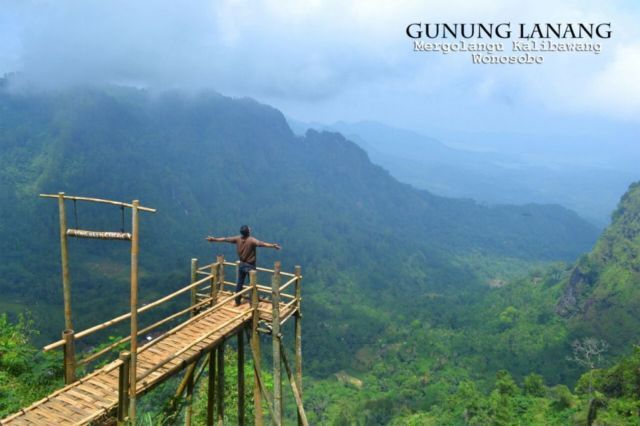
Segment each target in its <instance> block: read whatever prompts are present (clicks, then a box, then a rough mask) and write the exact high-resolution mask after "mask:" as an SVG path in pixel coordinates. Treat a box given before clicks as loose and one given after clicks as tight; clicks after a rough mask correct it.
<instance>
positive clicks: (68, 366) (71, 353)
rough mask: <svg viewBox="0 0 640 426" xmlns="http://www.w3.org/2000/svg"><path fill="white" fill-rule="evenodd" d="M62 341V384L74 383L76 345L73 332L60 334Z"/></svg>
mask: <svg viewBox="0 0 640 426" xmlns="http://www.w3.org/2000/svg"><path fill="white" fill-rule="evenodd" d="M62 338H63V339H64V384H65V385H68V384H70V383H73V382H75V381H76V344H75V336H74V333H73V330H65V331H63V332H62Z"/></svg>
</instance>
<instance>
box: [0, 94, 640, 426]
mask: <svg viewBox="0 0 640 426" xmlns="http://www.w3.org/2000/svg"><path fill="white" fill-rule="evenodd" d="M0 111H1V112H2V113H1V114H0V209H1V213H2V214H1V218H2V219H1V220H0V260H1V262H0V272H1V273H0V291H1V292H2V294H3V298H2V300H1V301H0V312H7V313H9V317H3V319H2V322H1V324H0V325H1V326H2V328H3V330H5V331H6V330H8V331H7V332H6V335H10V336H13V337H11V339H9V340H7V341H9V342H11V345H12V346H11V347H12V348H14V349H12V350H17V349H15V348H23V349H19V353H17V354H16V355H11V357H13V358H10V359H8V358H7V356H8V355H7V354H9V353H11V354H13V352H3V353H2V354H1V355H0V369H1V370H2V374H5V375H6V377H11V380H14V381H16V380H18V379H20V380H22V378H23V377H24V378H25V379H24V380H25V381H26V380H33V382H34V383H40V385H38V386H39V387H37V388H36V389H39V391H40V393H43V392H44V393H46V391H47V390H49V389H50V388H51V386H54V385H55V379H54V378H53V376H55V375H56V374H58V373H59V371H55V370H54V367H53V365H54V364H55V360H53V361H52V360H51V359H50V358H44V357H43V356H41V355H37V354H36V351H35V349H34V348H33V347H32V346H30V345H31V343H29V342H28V341H27V338H28V337H29V334H30V333H31V331H32V330H34V329H38V330H40V335H39V336H37V337H35V336H31V337H32V339H31V341H32V342H35V343H38V344H39V343H42V342H44V341H47V340H50V339H53V338H57V336H58V335H59V332H60V329H61V328H62V318H61V317H62V315H61V308H60V303H61V299H62V297H61V288H60V287H61V286H60V278H59V266H58V256H59V254H58V252H57V249H58V246H57V232H58V229H57V206H56V205H55V203H54V202H51V201H48V200H42V199H39V198H38V197H37V194H38V193H41V192H50V193H51V192H53V193H55V192H58V191H65V192H66V193H68V194H74V195H90V196H99V197H103V198H110V199H118V200H125V201H128V200H131V199H134V198H139V199H140V200H141V201H142V203H143V204H144V205H149V206H152V207H155V208H157V209H158V213H157V214H155V215H147V216H143V218H142V222H141V228H142V230H141V232H142V243H141V262H142V263H141V285H140V288H141V295H142V298H143V302H144V301H148V300H151V299H153V298H154V297H156V296H157V295H159V294H162V293H166V292H167V290H170V289H175V288H177V287H178V286H179V285H180V284H184V282H186V280H187V279H188V271H189V259H190V258H192V257H197V258H199V259H201V260H202V261H207V260H211V259H212V258H213V257H214V256H215V254H217V253H223V254H225V255H226V256H228V257H229V258H232V259H233V258H234V254H233V248H232V247H231V246H216V247H212V246H210V245H207V243H206V242H205V241H204V236H206V235H210V234H213V235H223V234H235V233H237V230H238V228H239V226H240V225H241V224H243V223H248V224H250V225H252V227H253V229H254V231H255V234H256V236H257V237H258V238H263V239H265V240H268V241H277V242H279V243H280V244H281V245H282V246H283V250H282V251H281V252H279V253H276V252H263V253H259V262H260V263H262V264H269V263H272V262H273V261H274V260H276V259H278V258H281V259H282V261H283V264H284V265H285V268H286V269H287V268H288V269H290V268H291V267H292V266H293V265H294V264H301V265H302V267H303V272H304V274H305V279H304V295H305V299H304V307H303V309H304V312H305V326H304V345H305V346H304V353H305V374H306V379H305V380H306V381H307V383H306V385H305V387H306V389H307V392H306V393H305V399H306V400H307V404H308V407H309V411H310V419H312V420H313V422H314V423H316V424H320V423H322V424H341V422H343V423H342V424H387V423H393V422H395V423H393V424H429V422H432V423H433V424H443V422H444V423H446V424H486V423H485V421H489V420H490V421H494V422H498V423H499V422H500V421H502V422H503V423H499V424H511V423H510V422H512V423H513V421H511V420H509V419H516V418H518V417H520V416H525V415H526V416H530V417H531V418H549V419H555V420H554V421H555V423H553V422H551V423H552V424H565V423H562V422H564V421H566V420H567V419H569V418H573V417H574V416H578V417H579V416H581V415H582V414H583V411H584V409H585V407H586V410H587V411H588V409H589V404H590V402H589V401H591V400H592V399H593V398H592V397H593V395H594V389H593V388H594V387H595V388H596V389H597V391H598V392H600V395H598V398H601V399H602V400H603V401H604V400H605V399H606V398H613V399H615V401H619V402H620V404H623V405H624V404H627V405H624V406H625V407H627V406H628V404H631V402H628V399H629V398H632V396H633V395H634V392H635V391H634V390H629V391H628V392H627V391H626V390H625V391H623V392H619V393H616V392H613V391H611V387H610V385H609V384H608V383H610V380H614V379H611V377H613V376H616V374H619V372H620V371H623V370H624V371H631V370H629V369H630V368H632V367H630V365H634V364H633V363H636V362H637V354H634V355H629V354H630V353H631V351H632V348H631V347H630V346H629V345H630V342H632V341H634V339H636V341H637V333H636V332H635V330H637V329H638V328H637V319H635V318H633V315H631V314H629V312H632V311H631V309H635V308H634V306H635V303H636V301H637V300H638V296H637V294H638V293H637V288H638V287H637V283H638V270H637V268H636V266H637V265H636V264H637V259H638V252H640V250H639V249H638V245H639V244H638V241H637V235H638V234H637V232H636V231H637V226H638V223H640V220H639V219H638V215H639V214H640V207H639V206H638V203H637V201H638V191H637V188H638V187H637V185H636V186H633V187H632V188H631V190H630V192H629V194H627V195H626V196H625V198H623V201H622V204H621V207H620V209H619V210H618V211H617V213H616V214H615V215H614V222H613V224H612V226H611V227H610V228H608V230H607V231H605V233H604V234H603V236H602V237H601V238H600V240H599V241H598V243H597V244H596V247H595V249H594V251H593V252H591V254H589V255H586V256H585V257H582V258H581V260H579V261H578V263H577V266H575V267H574V265H573V262H575V261H576V259H578V258H579V257H580V256H581V255H582V254H583V253H586V252H588V251H589V250H591V248H592V246H593V244H594V242H595V241H596V239H597V235H596V230H595V228H594V227H593V226H592V225H590V224H589V223H588V222H586V221H585V220H583V219H581V218H580V217H579V216H578V215H576V214H575V213H573V212H571V211H569V210H567V209H565V208H562V207H560V206H555V205H535V204H530V205H524V206H508V205H494V206H488V205H482V204H478V203H476V202H474V201H472V200H460V199H450V198H444V197H439V196H435V195H433V194H431V193H429V192H427V191H421V190H417V189H415V188H413V187H411V186H409V185H406V184H403V183H400V182H398V181H396V180H395V179H394V178H392V177H391V176H390V175H389V174H388V173H387V172H386V171H385V170H384V169H382V168H380V167H378V166H376V165H375V164H372V163H371V162H370V161H369V158H368V156H367V155H366V153H365V152H364V151H363V150H362V149H360V148H358V147H357V146H356V145H355V144H353V143H352V142H350V141H348V140H347V139H345V138H344V137H343V136H341V135H340V134H337V133H330V132H316V131H309V132H307V133H306V134H305V135H304V136H295V135H294V134H293V133H292V132H291V130H290V129H289V127H288V125H287V123H286V121H285V120H284V118H283V116H282V114H281V113H280V112H279V111H277V110H275V109H273V108H271V107H269V106H266V105H261V104H259V103H257V102H255V101H253V100H250V99H232V98H228V97H224V96H221V95H219V94H216V93H204V94H198V95H183V94H178V93H165V94H162V95H150V94H148V93H146V92H144V91H141V90H133V89H123V88H117V87H110V88H104V89H75V90H69V91H61V92H47V93H36V92H32V93H12V92H10V91H8V90H3V91H0ZM68 209H69V217H68V220H69V221H71V222H74V221H75V220H76V219H75V217H76V216H77V217H78V221H79V226H81V227H85V228H89V229H104V230H118V229H119V228H120V226H121V223H120V211H119V210H118V209H117V208H113V209H109V208H102V209H100V208H95V207H92V206H88V205H85V204H78V205H76V206H75V209H74V207H73V206H72V205H71V204H70V205H69V207H68ZM126 226H128V224H127V225H126ZM71 259H72V264H71V271H72V286H73V303H74V313H75V315H76V322H77V324H79V325H78V326H79V327H81V328H84V327H86V326H90V325H93V324H95V323H96V322H98V321H100V320H106V319H108V318H110V317H112V316H113V314H114V311H117V312H125V311H126V306H127V303H128V282H127V279H128V260H127V259H128V248H127V246H126V245H123V244H121V243H118V242H112V243H104V244H97V243H95V242H93V241H73V242H72V244H71ZM576 276H578V277H583V276H584V277H588V279H587V278H584V279H581V280H578V281H579V283H578V284H576ZM612 283H615V291H613V292H611V290H612V289H611V288H610V287H611V286H612V285H614V284H612ZM576 285H578V286H579V288H580V290H579V292H578V294H579V297H578V298H577V299H576V302H575V303H574V304H573V305H570V308H571V309H572V310H571V309H569V308H567V309H566V311H567V312H568V311H571V314H570V315H563V312H561V308H560V307H561V306H564V305H562V304H563V302H566V301H567V297H566V295H567V291H568V290H567V289H569V288H572V286H574V287H575V286H576ZM618 290H620V291H618ZM610 296H611V297H610ZM612 297H614V298H613V299H612ZM592 299H593V300H596V303H595V304H594V303H591V302H590V304H588V306H587V307H585V301H586V300H589V301H591V300H592ZM92 300H100V301H101V303H100V304H99V305H98V306H96V305H90V303H89V302H90V301H92ZM605 302H606V303H605ZM607 303H609V305H607ZM611 303H613V306H615V308H614V311H615V312H617V314H616V315H618V317H617V318H621V321H622V326H620V327H619V328H618V329H616V330H615V332H614V334H615V335H616V336H615V337H614V338H611V339H609V338H607V336H608V335H610V334H611V333H612V327H613V324H612V323H611V324H610V323H608V322H606V321H605V322H603V321H599V320H598V318H601V315H600V314H596V313H594V312H597V310H598V309H605V308H606V307H607V306H611ZM25 308H28V310H30V311H31V314H30V318H32V319H33V321H34V323H33V324H31V323H30V322H29V320H28V318H29V317H25V319H23V320H21V322H20V320H19V319H18V315H17V313H18V312H21V311H23V310H24V309H25ZM616 324H618V325H619V324H620V322H619V321H618V322H616ZM15 336H25V337H24V339H23V338H22V337H15ZM591 337H597V338H599V339H605V340H607V342H608V344H609V345H610V350H609V351H608V353H607V355H608V357H609V359H611V361H613V360H614V359H616V358H615V357H617V356H619V355H620V354H626V355H627V358H624V359H623V360H622V361H620V363H619V364H616V365H614V366H611V367H610V369H609V370H598V371H597V372H595V371H591V372H590V373H589V374H591V375H594V377H592V378H593V379H594V381H593V382H594V383H595V385H594V386H592V387H591V389H589V390H588V392H585V391H584V384H583V383H584V380H586V379H584V376H583V378H582V379H581V378H580V377H581V374H582V373H584V372H585V371H584V369H583V368H582V367H581V366H580V365H578V364H576V363H575V362H572V361H569V360H568V359H567V357H570V356H572V355H575V354H574V348H572V346H571V343H572V342H573V341H574V340H578V341H582V340H583V339H585V338H591ZM16 339H17V340H16ZM90 343H96V342H90ZM20 351H21V352H20ZM578 355H579V354H578ZM31 358H34V359H36V360H37V361H36V362H37V363H38V365H41V366H43V367H42V370H41V371H39V373H38V372H36V373H37V374H36V376H35V377H34V378H27V377H26V376H24V375H25V374H27V373H25V371H24V369H21V368H20V366H19V364H20V363H19V362H18V363H17V364H15V362H14V361H12V359H31ZM16 365H17V366H16ZM610 365H612V364H611V363H610V364H607V365H603V366H597V367H598V368H600V367H609V366H610ZM616 368H618V370H615V369H616ZM38 374H39V375H38ZM620 374H622V373H620ZM596 375H597V378H596V377H595V376H596ZM616 377H617V376H616ZM596 379H597V380H596ZM627 380H629V378H628V376H624V378H622V379H620V380H619V383H623V384H625V383H627ZM18 381H19V380H18ZM8 383H9V382H8ZM358 383H360V384H361V385H358ZM576 383H577V387H575V388H574V385H576ZM563 386H564V387H563ZM567 386H569V387H571V388H573V389H574V391H573V392H572V391H570V390H569V388H568V387H567ZM581 386H582V387H581ZM607 386H609V387H607ZM611 386H613V385H611ZM624 386H626V384H625V385H624ZM625 389H626V388H625ZM0 392H2V393H0V401H2V405H0V409H1V410H2V411H1V413H3V414H6V413H8V412H10V411H11V410H14V409H16V408H17V407H18V406H20V405H21V404H23V403H24V402H25V401H27V400H29V399H30V398H31V396H32V395H31V394H30V393H26V391H25V392H24V393H23V391H22V390H21V391H20V393H17V391H16V393H14V394H12V393H11V391H10V390H9V389H8V388H5V389H4V390H0ZM35 393H37V392H36V391H34V394H33V397H34V398H35V397H36V395H35ZM11 395H14V396H11ZM15 395H19V397H15ZM616 398H617V399H616ZM616 403H617V402H616ZM608 410H609V409H608ZM622 411H624V410H622ZM622 411H620V410H618V411H616V410H614V411H611V410H609V411H606V413H607V415H610V416H618V415H623V414H620V412H622ZM601 412H605V411H602V410H601ZM603 415H604V414H603ZM523 418H524V417H523ZM612 418H613V417H612ZM487 419H489V420H487ZM411 422H413V423H411Z"/></svg>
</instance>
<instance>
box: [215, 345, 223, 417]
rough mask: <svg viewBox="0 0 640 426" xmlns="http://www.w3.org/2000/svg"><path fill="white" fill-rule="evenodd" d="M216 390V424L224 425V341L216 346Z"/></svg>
mask: <svg viewBox="0 0 640 426" xmlns="http://www.w3.org/2000/svg"><path fill="white" fill-rule="evenodd" d="M217 373H218V389H217V393H218V394H217V395H216V396H217V398H216V399H217V405H218V406H217V408H218V415H217V416H216V417H217V423H218V425H219V426H223V425H224V341H223V342H221V343H220V345H219V346H218V371H217Z"/></svg>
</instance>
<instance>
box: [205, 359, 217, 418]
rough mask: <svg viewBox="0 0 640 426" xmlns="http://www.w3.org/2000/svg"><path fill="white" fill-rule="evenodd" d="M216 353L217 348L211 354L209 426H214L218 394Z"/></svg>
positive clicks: (208, 405) (208, 399) (208, 402)
mask: <svg viewBox="0 0 640 426" xmlns="http://www.w3.org/2000/svg"><path fill="white" fill-rule="evenodd" d="M216 352H217V348H214V349H212V350H211V353H210V354H209V388H208V389H207V426H213V423H214V417H213V413H214V411H213V407H214V405H215V394H216Z"/></svg>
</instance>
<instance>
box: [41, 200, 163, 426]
mask: <svg viewBox="0 0 640 426" xmlns="http://www.w3.org/2000/svg"><path fill="white" fill-rule="evenodd" d="M40 197H42V198H57V200H58V214H59V216H60V256H61V263H62V292H63V298H64V324H65V330H64V331H63V333H62V336H63V339H64V379H65V380H64V382H65V384H70V383H73V382H74V381H75V380H76V377H75V376H76V373H75V370H76V360H75V343H74V341H75V333H74V331H73V322H72V310H71V279H70V275H69V250H68V246H67V238H68V237H76V238H91V239H100V240H124V241H131V297H130V299H131V335H130V346H131V352H130V358H129V361H128V362H129V364H130V366H129V369H130V372H131V373H130V374H131V377H130V378H129V381H128V382H129V387H130V391H129V417H130V418H131V419H132V420H133V421H134V422H135V418H136V392H135V386H136V375H135V371H136V358H137V347H138V340H137V338H136V336H137V335H138V251H139V244H140V233H139V212H140V211H145V212H150V213H155V212H156V210H155V209H152V208H150V207H142V206H140V202H139V201H138V200H133V201H132V202H131V204H129V203H123V202H120V201H113V200H105V199H102V198H92V197H77V196H69V195H65V193H64V192H59V193H58V194H57V195H56V194H40ZM66 200H72V201H73V202H74V203H75V202H76V201H84V202H91V203H98V204H110V205H115V206H120V207H121V208H123V209H124V208H125V207H126V208H129V209H131V233H126V232H124V230H122V232H112V231H89V230H84V229H69V228H68V227H67V214H66V210H65V201H66Z"/></svg>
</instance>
